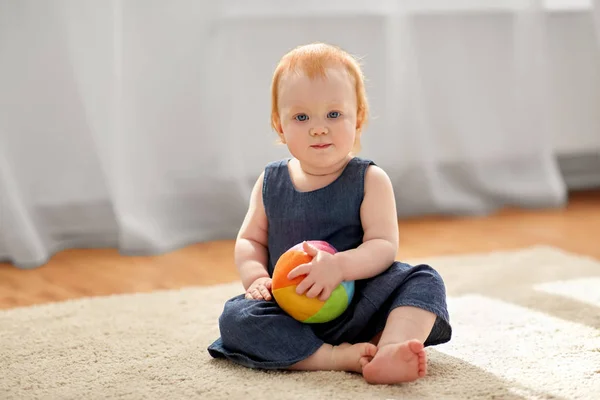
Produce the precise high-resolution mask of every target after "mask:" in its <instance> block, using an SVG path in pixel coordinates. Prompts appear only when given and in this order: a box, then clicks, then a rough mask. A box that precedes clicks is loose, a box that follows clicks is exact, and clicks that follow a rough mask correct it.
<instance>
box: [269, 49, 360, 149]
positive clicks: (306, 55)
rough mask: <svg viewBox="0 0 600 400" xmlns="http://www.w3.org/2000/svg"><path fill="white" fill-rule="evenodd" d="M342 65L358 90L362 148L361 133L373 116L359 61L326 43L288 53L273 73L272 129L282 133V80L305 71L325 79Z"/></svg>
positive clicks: (358, 119)
mask: <svg viewBox="0 0 600 400" xmlns="http://www.w3.org/2000/svg"><path fill="white" fill-rule="evenodd" d="M336 66H342V67H344V68H345V69H346V71H347V72H348V74H349V76H350V77H351V78H352V80H353V81H354V82H353V83H354V87H355V90H356V105H357V109H356V143H355V148H356V149H358V148H359V147H360V133H361V131H362V129H363V127H364V126H365V125H366V123H367V120H368V117H369V104H368V102H367V95H366V90H365V83H364V76H363V73H362V70H361V67H360V64H359V63H358V61H357V59H356V58H354V57H353V56H351V55H350V54H349V53H347V52H346V51H344V50H342V49H341V48H339V47H337V46H333V45H329V44H325V43H312V44H307V45H303V46H299V47H296V48H295V49H293V50H291V51H290V52H288V53H287V54H285V55H284V56H283V57H282V58H281V60H280V61H279V64H278V65H277V67H276V68H275V72H274V73H273V80H272V83H271V127H272V128H273V129H274V130H275V131H276V132H278V133H280V134H281V121H280V115H279V108H278V106H277V103H278V100H279V84H280V82H281V77H282V76H283V75H284V74H285V73H288V72H297V71H302V72H304V73H305V74H306V75H307V76H308V77H309V78H311V79H312V78H316V77H325V76H326V69H327V68H328V67H336Z"/></svg>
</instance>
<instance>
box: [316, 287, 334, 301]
mask: <svg viewBox="0 0 600 400" xmlns="http://www.w3.org/2000/svg"><path fill="white" fill-rule="evenodd" d="M329 296H331V291H330V290H329V289H327V288H323V291H322V292H321V295H320V296H319V300H321V301H327V299H328V298H329Z"/></svg>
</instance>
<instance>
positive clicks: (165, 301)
mask: <svg viewBox="0 0 600 400" xmlns="http://www.w3.org/2000/svg"><path fill="white" fill-rule="evenodd" d="M412 261H415V260H412ZM419 261H426V262H431V263H433V264H434V265H435V266H436V267H437V268H438V269H439V271H440V272H441V273H442V275H443V276H444V278H445V279H446V282H447V285H448V291H449V296H450V299H449V306H450V313H451V317H452V322H453V325H454V338H453V340H452V341H451V342H450V343H448V344H444V345H441V346H437V347H435V348H429V350H428V354H429V358H430V364H429V370H430V372H429V375H428V376H427V377H426V378H425V379H422V380H420V381H418V382H415V383H411V384H405V385H398V386H371V385H368V384H366V383H364V382H363V380H362V378H361V377H360V376H359V375H356V374H349V373H338V372H309V373H306V372H295V373H290V372H262V371H252V370H248V369H245V368H241V367H237V366H234V365H232V364H229V363H228V362H226V361H215V360H212V359H210V358H209V356H208V354H207V352H206V350H205V349H206V346H207V345H208V344H209V343H210V342H211V341H212V340H213V339H214V338H215V337H217V335H218V331H217V325H216V320H217V318H218V315H219V313H220V311H221V309H222V305H223V302H224V301H225V300H226V299H227V298H229V297H230V296H233V295H235V294H237V293H238V292H239V290H240V287H241V286H240V285H239V284H229V285H221V286H212V287H206V288H190V289H185V290H181V291H166V292H155V293H151V294H138V295H124V296H112V297H104V298H91V299H83V300H77V301H71V302H64V303H58V304H49V305H43V306H36V307H28V308H20V309H12V310H7V311H3V312H0V399H4V400H8V399H22V400H24V399H34V398H35V399H100V398H106V399H192V398H194V399H261V400H265V399H303V400H304V399H353V400H354V399H401V398H402V399H404V398H421V399H491V398H494V399H600V262H598V261H595V260H592V259H588V258H584V257H580V256H576V255H572V254H566V253H564V252H562V251H559V250H557V249H552V248H547V247H537V248H531V249H525V250H522V251H514V252H504V253H501V252H499V253H494V254H483V255H472V256H460V257H445V258H436V259H423V260H419ZM307 396H308V397H307Z"/></svg>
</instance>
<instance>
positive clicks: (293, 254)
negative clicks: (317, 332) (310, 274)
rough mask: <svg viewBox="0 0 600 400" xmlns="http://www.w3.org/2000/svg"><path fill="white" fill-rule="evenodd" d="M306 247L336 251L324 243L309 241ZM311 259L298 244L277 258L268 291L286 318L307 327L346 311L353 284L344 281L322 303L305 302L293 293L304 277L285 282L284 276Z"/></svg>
mask: <svg viewBox="0 0 600 400" xmlns="http://www.w3.org/2000/svg"><path fill="white" fill-rule="evenodd" d="M308 243H309V244H311V245H313V246H314V247H316V248H317V249H319V250H321V251H326V252H328V253H331V254H335V253H337V250H336V249H335V248H334V247H333V246H332V245H330V244H329V243H327V242H324V241H318V240H310V241H308ZM311 260H312V257H311V256H309V255H308V254H306V253H305V252H304V250H303V247H302V243H299V244H297V245H295V246H294V247H292V248H291V249H289V250H287V251H286V252H285V253H283V254H282V255H281V257H280V258H279V260H277V264H276V265H275V269H274V271H273V281H272V285H271V291H272V292H273V297H275V300H276V301H277V304H279V306H280V307H281V308H282V309H283V310H284V311H285V312H287V313H288V314H289V315H290V316H292V317H293V318H295V319H297V320H298V321H301V322H304V323H307V324H316V323H323V322H328V321H331V320H333V319H335V318H337V317H339V316H340V315H341V314H342V313H343V312H344V311H345V310H346V309H347V308H348V305H349V304H350V302H351V301H352V297H353V296H354V281H344V282H342V283H341V284H340V285H339V286H338V287H337V288H335V289H334V290H333V292H332V293H331V296H330V297H329V298H328V299H327V300H326V301H321V300H319V298H318V297H315V298H309V297H307V296H306V293H304V294H298V293H296V286H298V284H299V283H300V282H302V280H303V279H304V277H305V276H298V277H296V278H294V279H291V280H290V279H288V277H287V276H288V274H289V273H290V271H292V270H293V269H294V268H296V267H297V266H299V265H301V264H305V263H308V262H310V261H311Z"/></svg>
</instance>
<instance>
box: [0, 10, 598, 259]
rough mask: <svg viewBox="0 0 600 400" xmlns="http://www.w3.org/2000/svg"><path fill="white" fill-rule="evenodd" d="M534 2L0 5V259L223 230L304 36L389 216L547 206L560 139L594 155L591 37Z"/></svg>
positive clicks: (162, 244) (231, 224) (583, 16)
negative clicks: (276, 72)
mask: <svg viewBox="0 0 600 400" xmlns="http://www.w3.org/2000/svg"><path fill="white" fill-rule="evenodd" d="M546 3H547V2H542V1H541V0H540V1H527V0H512V1H504V0H502V1H500V0H497V1H481V0H473V1H466V0H462V1H459V0H444V1H433V0H429V1H425V0H422V1H399V0H398V1H383V0H379V1H378V0H360V1H358V0H355V1H326V2H321V1H304V2H280V1H276V0H256V1H252V2H248V1H241V0H240V1H232V0H228V1H208V0H205V1H195V0H172V1H168V2H167V1H158V0H137V1H136V0H129V1H123V0H112V1H105V0H102V1H100V0H96V1H86V2H81V1H76V0H54V1H51V2H50V1H48V2H46V1H34V0H0V259H4V260H8V261H10V262H13V263H14V264H15V265H16V266H18V267H22V268H28V267H36V266H39V265H42V264H43V263H44V262H45V261H47V260H48V258H49V257H51V256H52V255H53V254H54V253H55V252H57V251H59V250H61V249H65V248H70V247H100V246H111V247H118V248H119V249H120V250H121V251H122V252H123V253H124V254H154V253H160V252H164V251H169V250H172V249H176V248H179V247H181V246H184V245H187V244H189V243H194V242H199V241H206V240H214V239H229V238H233V237H234V235H235V234H236V232H237V229H238V228H239V225H240V223H241V221H242V219H243V216H244V214H245V212H246V207H247V202H248V198H249V194H250V190H251V187H252V184H253V183H254V181H255V179H256V177H257V176H258V174H259V173H260V171H261V170H262V168H263V167H264V165H265V164H266V163H267V162H269V161H270V160H273V159H276V158H280V157H286V156H287V153H286V151H285V148H283V147H280V146H278V145H276V144H275V139H276V136H275V134H274V133H273V132H271V131H270V129H269V123H268V121H269V108H270V104H269V84H270V78H271V74H272V71H273V68H274V66H275V64H276V62H277V61H278V58H279V57H280V56H281V55H282V54H283V53H284V52H286V51H287V50H289V49H290V48H292V47H294V46H296V45H299V44H302V43H307V42H312V41H327V42H330V43H334V44H338V45H341V46H342V47H344V48H346V49H347V50H349V51H350V52H352V53H354V54H356V55H358V56H360V57H362V60H363V61H362V62H363V64H364V69H365V73H366V75H367V77H368V82H367V84H368V93H369V97H370V102H371V107H372V119H371V122H370V124H369V126H368V128H367V130H366V131H365V132H364V137H363V152H362V153H361V154H360V155H361V156H363V157H368V158H372V159H374V160H375V161H376V162H377V163H378V164H379V165H381V166H382V167H383V168H385V169H386V170H387V172H388V173H389V175H390V177H391V179H392V181H393V183H394V185H395V189H396V195H397V200H398V210H399V216H413V215H421V214H425V213H444V214H481V213H487V212H490V211H493V210H495V209H497V208H498V207H501V206H504V205H518V206H525V207H547V206H560V205H562V204H564V202H565V198H566V190H567V188H566V185H565V182H564V180H563V178H562V176H561V173H560V171H559V168H558V165H557V154H558V153H559V152H560V151H561V148H562V149H565V148H566V150H568V151H574V152H577V151H585V150H589V149H590V148H593V147H594V146H596V145H598V148H600V143H599V142H600V140H599V139H600V134H599V127H600V118H599V117H598V112H597V110H598V109H600V95H599V94H598V93H597V90H598V87H599V83H600V75H599V72H598V71H600V46H599V45H598V43H600V33H598V29H599V28H598V27H599V21H598V19H596V22H595V23H594V19H593V10H592V7H591V6H590V5H587V6H586V5H583V6H581V7H579V8H578V9H577V10H569V11H565V12H564V13H561V12H560V11H556V10H554V11H552V10H549V7H548V4H546ZM558 8H559V9H560V7H558ZM569 18H575V19H576V21H570V22H569V21H568V20H569ZM582 21H584V22H583V25H582ZM594 29H596V31H594ZM565 32H567V33H569V34H570V36H569V35H567V36H568V39H570V40H571V42H566V43H565V38H564V34H565ZM596 34H598V36H595V35H596ZM565 93H566V94H567V95H568V96H567V97H566V98H565V97H564V96H563V95H564V94H565ZM573 104H575V105H577V104H579V105H580V107H575V106H573ZM565 134H571V135H581V137H578V136H575V139H573V137H572V138H571V139H565ZM578 138H579V139H578ZM561 146H562V147H561ZM565 146H566V147H565ZM590 146H592V147H590Z"/></svg>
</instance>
